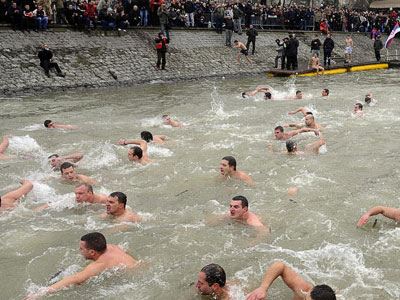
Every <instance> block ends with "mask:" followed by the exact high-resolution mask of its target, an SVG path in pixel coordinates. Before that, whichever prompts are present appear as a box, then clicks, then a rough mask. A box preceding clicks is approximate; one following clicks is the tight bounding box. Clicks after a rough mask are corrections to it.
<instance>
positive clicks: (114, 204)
mask: <svg viewBox="0 0 400 300" xmlns="http://www.w3.org/2000/svg"><path fill="white" fill-rule="evenodd" d="M126 202H127V197H126V195H125V194H124V193H121V192H113V193H111V194H110V196H108V197H107V203H106V208H107V211H106V212H105V213H104V214H102V215H101V217H102V218H104V219H105V218H107V217H108V218H111V219H114V220H117V221H120V222H134V223H137V222H140V220H141V218H140V216H139V215H137V214H135V213H134V212H133V211H131V210H128V209H126Z"/></svg>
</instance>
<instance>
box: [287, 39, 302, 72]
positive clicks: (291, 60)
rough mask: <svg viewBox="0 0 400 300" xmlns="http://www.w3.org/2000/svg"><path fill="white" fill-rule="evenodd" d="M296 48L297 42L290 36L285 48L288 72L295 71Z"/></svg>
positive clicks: (296, 66) (297, 46)
mask: <svg viewBox="0 0 400 300" xmlns="http://www.w3.org/2000/svg"><path fill="white" fill-rule="evenodd" d="M297 48H299V41H298V40H297V39H296V36H295V35H294V33H293V34H291V35H290V38H289V42H288V43H287V47H286V57H287V69H288V70H297V68H298V63H297Z"/></svg>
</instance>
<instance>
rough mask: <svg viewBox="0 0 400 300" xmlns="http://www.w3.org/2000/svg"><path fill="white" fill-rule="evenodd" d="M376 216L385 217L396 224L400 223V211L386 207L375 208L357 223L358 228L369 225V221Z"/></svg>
mask: <svg viewBox="0 0 400 300" xmlns="http://www.w3.org/2000/svg"><path fill="white" fill-rule="evenodd" d="M376 215H383V216H385V217H386V218H389V219H392V220H394V221H396V222H399V221H400V209H398V208H394V207H386V206H374V207H372V208H370V209H369V210H368V211H367V212H366V213H364V214H363V215H362V216H361V218H360V219H359V220H358V222H357V227H362V226H363V225H365V224H367V222H368V219H369V218H370V217H372V216H376Z"/></svg>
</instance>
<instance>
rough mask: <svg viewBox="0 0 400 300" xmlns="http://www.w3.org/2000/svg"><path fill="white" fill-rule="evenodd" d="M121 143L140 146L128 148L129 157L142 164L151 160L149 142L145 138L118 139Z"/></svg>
mask: <svg viewBox="0 0 400 300" xmlns="http://www.w3.org/2000/svg"><path fill="white" fill-rule="evenodd" d="M118 144H119V145H129V144H135V145H139V146H134V147H131V148H130V149H129V150H128V159H129V160H130V161H134V162H137V163H139V164H142V165H147V164H148V163H150V162H151V160H150V159H149V155H148V153H147V142H146V141H143V140H126V139H121V140H119V141H118Z"/></svg>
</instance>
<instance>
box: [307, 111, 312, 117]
mask: <svg viewBox="0 0 400 300" xmlns="http://www.w3.org/2000/svg"><path fill="white" fill-rule="evenodd" d="M306 115H312V116H313V117H314V114H313V113H312V111H308V112H306Z"/></svg>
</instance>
